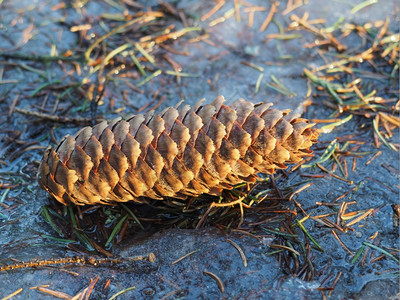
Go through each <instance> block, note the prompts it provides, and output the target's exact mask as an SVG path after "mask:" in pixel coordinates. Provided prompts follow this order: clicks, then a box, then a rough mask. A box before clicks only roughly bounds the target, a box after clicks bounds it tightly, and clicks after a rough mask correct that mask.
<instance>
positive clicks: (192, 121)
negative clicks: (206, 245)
mask: <svg viewBox="0 0 400 300" xmlns="http://www.w3.org/2000/svg"><path fill="white" fill-rule="evenodd" d="M223 102H224V98H223V97H222V96H220V97H218V98H216V99H215V100H214V101H213V102H212V103H210V104H203V103H204V101H200V102H198V103H197V104H196V105H194V106H193V107H190V106H189V105H184V106H182V107H181V108H180V109H178V108H174V107H169V108H167V109H165V110H164V111H162V112H161V113H160V114H154V113H153V112H150V113H148V114H146V115H140V114H139V115H135V116H133V117H131V118H129V119H127V120H121V119H116V120H114V121H112V122H110V123H107V122H106V121H104V122H102V123H100V124H98V125H96V126H94V127H85V128H82V129H81V130H80V131H78V132H77V133H76V134H75V135H74V136H70V135H67V136H65V137H64V138H63V139H62V140H61V142H60V143H59V144H58V146H57V147H56V148H55V149H53V148H52V147H48V148H47V150H46V151H45V154H44V156H43V159H42V161H41V163H40V166H39V171H38V181H39V184H40V185H41V186H42V187H43V188H44V189H45V190H46V191H47V192H49V193H50V194H51V195H52V196H54V198H55V199H57V200H58V201H59V202H61V203H63V204H65V205H68V204H70V203H71V202H72V203H74V204H77V205H86V204H113V203H115V202H127V201H136V202H143V199H144V198H143V197H148V198H152V199H160V200H161V199H163V198H164V197H174V198H180V199H186V198H187V197H190V196H198V195H200V194H203V193H206V194H212V195H219V194H220V193H221V191H222V190H223V189H231V188H232V186H233V185H236V184H239V183H242V182H255V180H256V179H257V174H258V173H266V174H272V173H273V172H274V171H275V169H284V168H286V164H291V163H297V162H299V161H301V160H302V159H303V157H305V156H309V155H310V153H311V151H310V150H309V148H310V147H311V145H312V144H313V143H315V142H316V139H317V136H318V134H317V131H316V129H314V128H312V126H313V124H310V123H309V121H308V120H305V119H302V118H292V119H291V118H289V117H288V112H289V111H280V110H276V109H271V108H270V107H271V105H272V104H269V103H258V104H253V103H250V102H247V101H245V100H243V99H240V100H237V101H235V102H234V103H232V104H231V105H229V106H227V105H224V104H223Z"/></svg>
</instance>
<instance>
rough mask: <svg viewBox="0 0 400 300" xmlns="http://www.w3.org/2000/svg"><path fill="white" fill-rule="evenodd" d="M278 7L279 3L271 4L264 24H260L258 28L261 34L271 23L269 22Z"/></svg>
mask: <svg viewBox="0 0 400 300" xmlns="http://www.w3.org/2000/svg"><path fill="white" fill-rule="evenodd" d="M278 5H279V1H275V2H274V3H273V4H272V6H271V9H270V11H269V13H268V15H267V17H266V18H265V20H264V22H263V23H262V25H261V27H260V32H263V31H264V30H265V29H266V28H267V27H268V25H269V23H271V20H272V18H273V17H274V14H275V13H276V12H277V11H278V9H277V7H278Z"/></svg>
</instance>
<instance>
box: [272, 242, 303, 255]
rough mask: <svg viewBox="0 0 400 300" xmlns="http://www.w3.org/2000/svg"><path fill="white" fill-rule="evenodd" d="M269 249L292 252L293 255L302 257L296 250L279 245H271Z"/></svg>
mask: <svg viewBox="0 0 400 300" xmlns="http://www.w3.org/2000/svg"><path fill="white" fill-rule="evenodd" d="M269 247H270V248H275V249H284V250H287V251H289V252H292V253H294V254H296V255H297V256H300V253H299V252H297V251H296V250H294V249H293V248H291V247H288V246H284V245H278V244H270V245H269Z"/></svg>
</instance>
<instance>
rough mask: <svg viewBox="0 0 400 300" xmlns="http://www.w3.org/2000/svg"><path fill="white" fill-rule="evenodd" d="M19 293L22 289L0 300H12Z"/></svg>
mask: <svg viewBox="0 0 400 300" xmlns="http://www.w3.org/2000/svg"><path fill="white" fill-rule="evenodd" d="M21 292H22V288H19V289H18V290H16V291H15V292H13V293H11V294H10V295H8V296H5V297H4V298H1V300H8V299H11V298H13V297H14V296H16V295H18V294H19V293H21Z"/></svg>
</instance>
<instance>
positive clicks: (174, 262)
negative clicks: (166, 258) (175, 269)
mask: <svg viewBox="0 0 400 300" xmlns="http://www.w3.org/2000/svg"><path fill="white" fill-rule="evenodd" d="M199 251H200V250H194V251H192V252H189V253H187V254H185V255H184V256H182V257H180V258H178V259H177V260H174V261H173V262H172V263H171V265H175V264H177V263H178V262H180V261H182V260H184V259H185V258H186V257H188V256H190V255H192V254H195V253H197V252H199Z"/></svg>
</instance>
